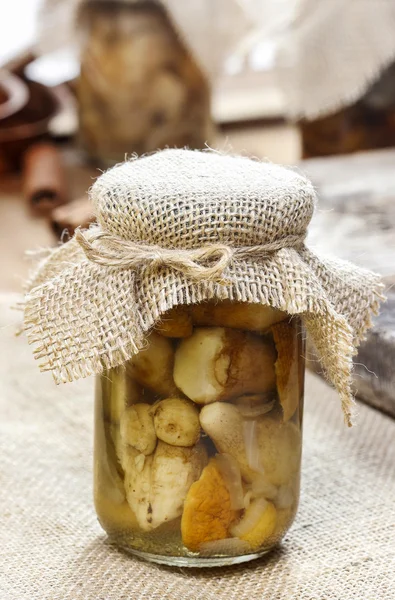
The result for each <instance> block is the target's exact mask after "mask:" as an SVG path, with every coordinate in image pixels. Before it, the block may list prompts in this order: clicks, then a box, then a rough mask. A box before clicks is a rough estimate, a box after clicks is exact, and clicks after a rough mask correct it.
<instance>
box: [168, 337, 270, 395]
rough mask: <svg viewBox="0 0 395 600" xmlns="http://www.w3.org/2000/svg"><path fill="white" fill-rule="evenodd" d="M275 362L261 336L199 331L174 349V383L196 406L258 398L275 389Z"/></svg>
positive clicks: (265, 341)
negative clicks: (253, 396) (254, 396)
mask: <svg viewBox="0 0 395 600" xmlns="http://www.w3.org/2000/svg"><path fill="white" fill-rule="evenodd" d="M275 360H276V353H275V350H274V348H273V346H272V345H271V344H270V343H269V342H268V341H267V340H265V338H263V337H262V336H258V335H254V334H252V333H248V332H243V331H236V330H232V329H225V328H223V327H202V328H197V329H195V330H194V332H193V335H191V337H189V338H187V339H185V340H182V341H181V343H180V345H179V346H178V348H177V351H176V355H175V362H174V380H175V383H176V385H177V387H178V388H179V389H180V390H181V391H182V392H183V393H184V394H185V395H186V396H188V398H190V399H191V400H193V402H196V403H197V404H209V403H210V402H216V401H219V400H220V401H226V400H229V399H232V398H234V397H237V396H240V395H243V394H262V393H266V392H268V391H270V390H272V389H273V388H274V387H275V372H274V363H275Z"/></svg>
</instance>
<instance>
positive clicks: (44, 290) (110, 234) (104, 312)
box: [25, 150, 380, 423]
mask: <svg viewBox="0 0 395 600" xmlns="http://www.w3.org/2000/svg"><path fill="white" fill-rule="evenodd" d="M91 198H92V201H93V203H94V206H95V211H96V216H97V220H98V226H95V227H93V228H92V229H90V230H89V231H88V232H87V233H86V234H83V233H81V232H77V234H76V236H75V237H74V238H73V239H72V240H71V241H70V242H68V243H66V244H65V245H64V246H63V247H61V248H58V249H57V250H55V251H54V252H52V253H51V254H50V255H49V257H47V258H46V259H44V260H43V262H42V263H41V265H40V267H39V269H38V272H37V273H36V275H35V276H34V277H33V279H32V281H31V282H30V288H31V290H30V293H29V294H28V295H27V297H26V307H25V328H26V331H27V336H28V340H29V342H30V343H33V344H35V345H36V350H35V355H36V357H37V358H39V359H40V366H41V369H42V370H50V371H52V372H53V374H54V377H55V380H56V381H57V382H64V381H72V380H75V379H77V378H79V377H84V376H87V375H91V374H93V373H100V372H101V371H102V370H103V369H104V368H109V367H115V366H118V365H120V364H122V363H124V362H125V361H126V360H128V359H130V358H131V357H132V356H133V354H135V353H136V352H138V351H139V350H141V348H143V347H144V343H145V338H146V336H147V332H148V331H149V329H150V328H151V327H152V326H153V325H154V324H155V322H157V321H158V319H160V316H161V314H162V313H164V312H165V311H166V310H169V309H170V308H172V307H173V306H175V305H178V304H191V303H196V302H202V301H204V300H210V299H217V300H221V299H231V300H233V299H234V300H238V301H241V302H252V303H254V302H255V303H261V304H269V305H271V306H273V307H275V308H279V309H281V310H283V311H286V312H287V313H289V314H290V315H295V314H301V315H303V319H304V322H305V326H306V328H307V330H308V333H309V334H310V336H311V338H312V340H313V342H314V344H315V346H316V348H317V350H318V353H319V355H320V358H321V360H322V365H323V367H324V370H325V371H326V373H327V374H328V377H329V378H330V380H331V381H332V383H333V384H334V385H335V387H336V389H337V390H338V392H339V395H340V397H341V400H342V406H343V410H344V413H345V418H346V421H347V422H348V423H350V422H351V418H350V412H351V404H352V395H351V388H350V374H351V368H352V355H353V353H354V352H355V346H356V345H357V344H358V343H359V341H360V340H361V339H362V338H363V336H364V334H365V331H366V329H367V328H368V327H369V326H370V325H371V313H372V312H373V313H375V312H377V310H378V303H379V299H380V283H379V277H378V276H377V275H375V274H373V273H371V272H369V271H366V270H364V269H360V268H358V267H356V266H354V265H351V264H349V263H346V262H343V261H336V260H323V259H322V260H320V259H318V258H317V257H316V256H315V255H314V254H312V253H311V252H310V251H309V250H308V249H307V248H306V247H305V246H304V238H305V236H306V233H307V227H308V224H309V222H310V219H311V217H312V215H313V211H314V205H315V192H314V189H313V187H312V185H311V183H310V182H309V181H308V180H307V179H306V178H305V177H303V176H302V175H301V174H299V173H296V172H294V171H292V170H291V169H286V168H284V167H280V166H278V165H273V164H270V163H263V162H260V161H254V160H250V159H248V158H245V157H234V156H227V155H223V154H220V153H217V152H212V151H211V152H193V151H187V150H165V151H162V152H158V153H156V154H153V155H151V156H147V157H143V158H141V159H138V160H131V161H128V162H125V163H123V164H121V165H118V166H116V167H114V168H113V169H110V171H108V172H107V173H104V174H103V175H102V176H101V177H99V179H98V180H97V181H96V182H95V184H94V185H93V187H92V189H91Z"/></svg>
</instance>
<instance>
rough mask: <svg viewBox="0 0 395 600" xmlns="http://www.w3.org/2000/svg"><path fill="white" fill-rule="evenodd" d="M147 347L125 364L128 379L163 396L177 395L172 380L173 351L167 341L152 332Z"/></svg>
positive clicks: (169, 342)
mask: <svg viewBox="0 0 395 600" xmlns="http://www.w3.org/2000/svg"><path fill="white" fill-rule="evenodd" d="M147 341H148V345H147V347H146V348H144V349H143V350H141V351H140V352H139V353H138V354H136V355H135V356H133V358H132V359H131V360H130V361H128V362H127V363H126V371H127V374H128V375H129V377H131V378H133V379H135V381H137V382H138V383H140V385H142V386H146V387H148V388H149V389H151V390H153V391H154V392H156V393H157V394H162V395H163V396H175V395H177V388H176V386H175V384H174V379H173V367H174V350H173V346H172V343H171V341H170V340H169V339H167V338H165V337H162V336H161V335H158V334H157V333H155V332H153V333H151V334H150V336H149V337H148V340H147Z"/></svg>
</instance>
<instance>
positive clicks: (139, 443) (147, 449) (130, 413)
mask: <svg viewBox="0 0 395 600" xmlns="http://www.w3.org/2000/svg"><path fill="white" fill-rule="evenodd" d="M151 409H152V407H151V406H150V405H149V404H144V403H138V404H134V405H133V406H129V407H128V408H127V409H126V410H125V411H124V413H123V415H122V417H121V423H120V434H121V438H122V441H123V443H125V444H128V445H129V446H133V448H136V450H138V451H139V452H141V453H142V454H145V455H148V454H152V452H153V451H154V450H155V446H156V439H157V438H156V433H155V428H154V420H153V416H152V410H151Z"/></svg>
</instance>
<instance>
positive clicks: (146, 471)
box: [94, 301, 304, 566]
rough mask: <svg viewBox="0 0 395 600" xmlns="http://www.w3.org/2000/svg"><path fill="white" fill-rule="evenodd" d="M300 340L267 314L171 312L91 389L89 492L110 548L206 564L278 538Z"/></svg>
mask: <svg viewBox="0 0 395 600" xmlns="http://www.w3.org/2000/svg"><path fill="white" fill-rule="evenodd" d="M302 333H303V332H302V326H301V321H300V319H299V318H295V317H293V318H292V319H291V318H290V317H289V316H288V315H287V314H286V313H283V312H280V311H278V310H275V309H273V308H270V307H268V306H261V305H256V304H247V303H236V302H231V301H223V302H219V303H212V302H206V303H203V304H196V305H193V306H189V307H187V306H181V307H177V308H174V309H172V310H171V311H169V312H168V313H166V314H165V315H164V316H163V318H162V320H161V322H160V323H159V324H158V325H157V326H156V328H155V329H154V330H153V331H152V332H151V333H150V335H149V336H148V339H147V345H146V347H145V348H144V349H143V350H142V351H141V352H140V353H139V354H137V355H136V356H135V357H134V358H133V359H132V360H130V361H129V362H128V363H126V364H125V365H124V366H122V367H119V368H116V369H111V370H110V371H108V372H106V373H104V374H103V375H101V376H99V377H98V378H97V393H96V411H95V425H96V427H95V431H96V433H95V459H94V465H95V468H94V473H95V485H94V495H95V505H96V511H97V514H98V518H99V521H100V523H101V525H102V527H103V528H104V529H105V531H106V532H107V533H108V535H109V537H110V539H111V540H112V541H114V542H115V543H117V544H118V545H120V546H121V547H123V548H124V549H126V550H128V551H130V552H131V553H133V554H136V555H138V556H140V557H144V558H145V559H147V560H150V561H154V562H159V563H164V564H169V565H179V566H217V565H229V564H234V563H240V562H244V561H247V560H251V559H253V558H257V557H259V556H261V555H263V554H265V553H266V552H268V551H269V550H270V549H271V548H273V546H275V545H276V544H277V543H278V542H279V541H280V540H281V538H282V537H283V536H284V534H285V532H286V531H287V530H288V528H289V527H290V525H291V524H292V521H293V519H294V516H295V513H296V510H297V505H298V498H299V481H300V460H301V425H302V403H303V385H304V358H303V357H304V346H303V344H304V342H303V337H304V336H303V335H302Z"/></svg>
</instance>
